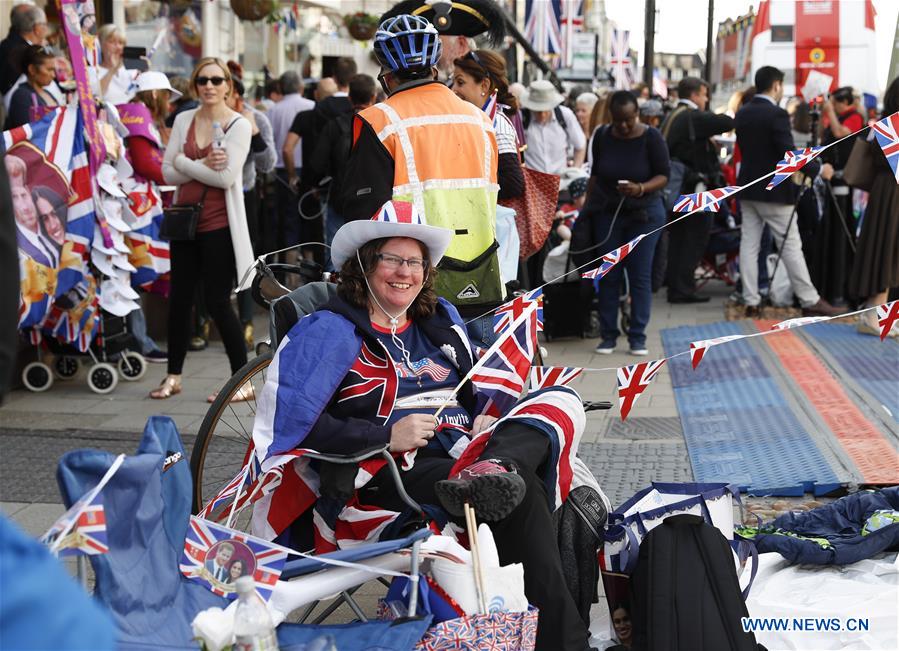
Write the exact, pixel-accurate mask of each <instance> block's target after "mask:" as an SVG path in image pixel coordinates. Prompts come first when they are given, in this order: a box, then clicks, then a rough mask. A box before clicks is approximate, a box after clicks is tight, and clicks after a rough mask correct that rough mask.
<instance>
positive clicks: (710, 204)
mask: <svg viewBox="0 0 899 651" xmlns="http://www.w3.org/2000/svg"><path fill="white" fill-rule="evenodd" d="M740 189H741V186H739V185H728V186H727V187H724V188H717V189H715V190H706V191H705V192H696V193H694V194H682V195H681V196H679V197H678V198H677V201H676V202H675V204H674V208H672V210H673V211H674V212H693V211H694V210H702V211H705V212H718V208H719V207H720V205H721V202H722V201H724V200H725V199H727V198H728V197H729V196H730V195H732V194H733V193H734V192H736V191H737V190H740Z"/></svg>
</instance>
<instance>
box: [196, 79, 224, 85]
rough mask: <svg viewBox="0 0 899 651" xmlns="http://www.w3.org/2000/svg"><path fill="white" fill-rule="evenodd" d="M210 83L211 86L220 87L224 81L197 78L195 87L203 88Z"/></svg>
mask: <svg viewBox="0 0 899 651" xmlns="http://www.w3.org/2000/svg"><path fill="white" fill-rule="evenodd" d="M210 81H211V82H212V85H213V86H221V85H222V84H224V83H225V81H226V80H225V78H224V77H197V86H198V87H199V86H205V85H206V84H208V83H209V82H210Z"/></svg>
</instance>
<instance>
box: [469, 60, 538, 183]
mask: <svg viewBox="0 0 899 651" xmlns="http://www.w3.org/2000/svg"><path fill="white" fill-rule="evenodd" d="M453 65H454V66H455V68H454V70H453V92H454V93H455V94H456V95H457V96H458V97H460V98H461V99H464V100H465V101H466V102H469V103H470V104H474V105H475V106H479V107H481V108H482V109H483V110H485V111H486V112H487V113H488V114H491V113H493V130H494V131H495V132H496V146H497V149H498V151H499V161H498V167H497V171H496V178H497V181H498V182H499V198H500V199H514V198H515V197H520V196H521V195H522V194H524V174H523V173H522V171H521V159H520V158H519V151H520V149H519V143H518V137H517V135H516V133H515V127H514V126H512V122H511V120H509V118H508V117H507V115H506V112H507V111H508V112H509V113H510V114H512V115H514V114H515V113H517V112H518V99H517V98H516V97H515V96H514V95H513V94H512V93H510V92H509V80H508V79H507V78H506V63H505V61H503V59H502V57H501V56H500V55H498V54H497V53H496V52H492V51H490V50H472V51H470V52H469V53H468V54H466V55H465V56H463V57H459V58H458V59H456V60H455V61H453Z"/></svg>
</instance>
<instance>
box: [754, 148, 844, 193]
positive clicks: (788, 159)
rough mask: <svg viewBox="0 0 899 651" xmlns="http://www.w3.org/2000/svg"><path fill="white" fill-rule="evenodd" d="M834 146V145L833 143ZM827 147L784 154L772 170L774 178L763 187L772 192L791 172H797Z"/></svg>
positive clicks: (797, 150)
mask: <svg viewBox="0 0 899 651" xmlns="http://www.w3.org/2000/svg"><path fill="white" fill-rule="evenodd" d="M833 144H836V143H833ZM828 146H829V145H821V146H820V147H806V148H805V149H795V150H793V151H788V152H785V153H784V157H783V160H781V161H780V162H779V163H778V164H777V166H776V167H775V168H774V177H773V178H772V179H771V180H770V181H769V182H768V185H766V186H765V189H766V190H772V189H773V188H776V187H777V186H778V185H780V184H781V183H783V182H784V181H785V180H786V179H787V178H788V177H789V176H790V175H792V174H793V172H798V171H799V170H801V169H802V168H803V167H805V165H806V164H807V163H808V162H810V161H811V160H813V159H814V158H815V157H816V156H817V155H818V154H820V153H821V152H822V151H824V150H825V149H827V147H828Z"/></svg>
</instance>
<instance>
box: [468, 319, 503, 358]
mask: <svg viewBox="0 0 899 651" xmlns="http://www.w3.org/2000/svg"><path fill="white" fill-rule="evenodd" d="M465 329H466V330H467V331H468V338H469V339H470V340H471V344H472V345H473V346H480V347H481V348H483V349H485V350H486V349H487V348H490V346H492V345H493V343H494V342H495V341H496V333H495V332H493V313H492V312H491V313H490V314H485V315H484V316H479V317H478V318H477V319H475V320H474V321H472V322H471V323H469V324H467V325H466V326H465Z"/></svg>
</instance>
